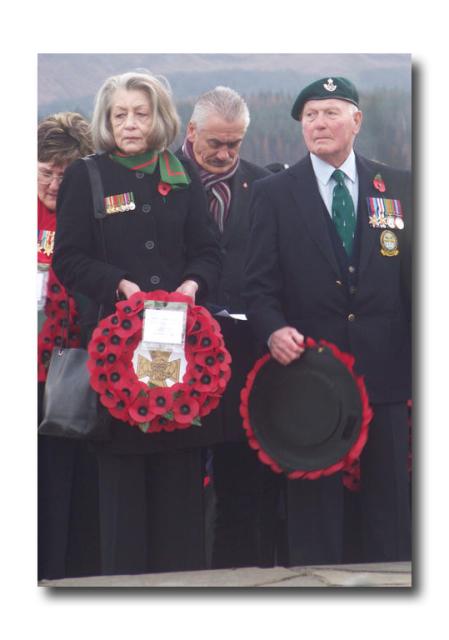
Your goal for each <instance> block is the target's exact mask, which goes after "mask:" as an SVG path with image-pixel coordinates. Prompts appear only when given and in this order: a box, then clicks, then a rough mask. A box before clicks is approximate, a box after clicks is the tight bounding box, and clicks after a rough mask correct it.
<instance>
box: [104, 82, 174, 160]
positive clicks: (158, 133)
mask: <svg viewBox="0 0 449 640" xmlns="http://www.w3.org/2000/svg"><path fill="white" fill-rule="evenodd" d="M117 89H126V90H127V91H132V90H138V91H143V92H144V93H146V95H147V96H148V98H149V101H150V106H151V109H152V116H153V124H152V127H151V130H150V133H149V136H148V148H149V149H151V150H154V151H163V150H164V149H166V148H167V147H168V146H169V145H170V144H171V143H172V142H173V140H174V139H175V137H176V136H177V134H178V131H179V129H180V126H181V121H180V118H179V115H178V113H177V111H176V107H175V105H174V103H173V101H172V97H171V89H170V85H169V83H168V80H167V79H166V78H164V77H163V76H154V75H152V74H151V73H150V72H149V71H145V70H143V71H140V70H139V71H138V72H133V71H130V72H128V73H122V74H121V75H117V76H111V77H110V78H108V79H107V80H106V81H105V82H104V83H103V86H102V87H101V88H100V90H99V91H98V93H97V96H96V98H95V107H94V113H93V116H92V138H93V141H94V145H95V148H96V149H97V150H98V151H107V152H110V151H113V150H114V149H115V147H116V143H115V140H114V136H113V135H112V126H111V108H112V98H113V96H114V93H115V92H116V91H117Z"/></svg>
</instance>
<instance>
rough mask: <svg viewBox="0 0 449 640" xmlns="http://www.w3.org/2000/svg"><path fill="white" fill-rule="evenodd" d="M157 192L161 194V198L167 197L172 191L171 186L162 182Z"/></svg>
mask: <svg viewBox="0 0 449 640" xmlns="http://www.w3.org/2000/svg"><path fill="white" fill-rule="evenodd" d="M157 190H158V191H159V193H160V194H161V196H166V195H167V194H168V193H170V191H171V185H170V184H167V183H166V182H162V180H161V181H160V182H159V184H158V185H157Z"/></svg>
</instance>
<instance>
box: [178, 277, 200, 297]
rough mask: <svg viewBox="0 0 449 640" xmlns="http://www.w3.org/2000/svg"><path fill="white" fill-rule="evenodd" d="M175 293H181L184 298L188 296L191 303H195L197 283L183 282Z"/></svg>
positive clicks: (193, 281)
mask: <svg viewBox="0 0 449 640" xmlns="http://www.w3.org/2000/svg"><path fill="white" fill-rule="evenodd" d="M176 291H177V292H178V293H183V294H184V295H185V296H189V297H190V298H192V300H193V302H195V296H196V292H197V291H198V282H195V280H184V282H183V283H182V284H181V285H179V287H178V288H177V289H176Z"/></svg>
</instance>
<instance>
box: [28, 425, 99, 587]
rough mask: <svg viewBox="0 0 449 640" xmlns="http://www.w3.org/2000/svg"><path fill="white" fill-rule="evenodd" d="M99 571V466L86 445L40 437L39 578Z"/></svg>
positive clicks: (93, 573)
mask: <svg viewBox="0 0 449 640" xmlns="http://www.w3.org/2000/svg"><path fill="white" fill-rule="evenodd" d="M99 570H100V555H99V518H98V475H97V463H96V459H95V456H94V454H93V453H91V452H90V451H89V450H88V445H87V444H86V443H85V442H77V441H73V440H67V439H65V438H53V437H50V436H39V437H38V579H39V580H41V579H44V578H46V579H58V578H65V577H70V576H88V575H97V574H98V573H99Z"/></svg>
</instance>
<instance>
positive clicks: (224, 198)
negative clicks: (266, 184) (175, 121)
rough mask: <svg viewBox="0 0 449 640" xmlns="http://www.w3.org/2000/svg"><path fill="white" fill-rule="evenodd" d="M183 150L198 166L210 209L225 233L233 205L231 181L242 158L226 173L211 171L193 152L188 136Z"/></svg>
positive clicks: (221, 230)
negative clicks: (201, 163)
mask: <svg viewBox="0 0 449 640" xmlns="http://www.w3.org/2000/svg"><path fill="white" fill-rule="evenodd" d="M182 152H183V154H184V155H185V156H186V157H187V158H189V160H191V161H192V162H193V163H194V164H195V166H196V167H197V169H198V172H199V174H200V179H201V182H202V183H203V187H204V189H205V190H206V194H207V197H208V201H209V211H210V213H211V215H212V217H213V218H214V220H215V222H216V223H217V225H218V228H219V229H220V232H221V233H223V230H224V225H225V222H226V220H227V219H228V216H229V209H230V207H231V196H232V194H231V188H230V186H229V181H230V179H231V178H232V176H233V175H234V174H235V172H236V171H237V169H238V166H239V164H240V158H238V159H237V162H236V163H235V165H234V166H233V167H232V168H231V169H229V171H227V172H226V173H209V171H206V169H203V167H201V166H200V165H199V164H198V162H197V161H196V159H195V154H194V153H193V145H192V143H191V142H190V140H187V138H186V139H185V140H184V144H183V145H182Z"/></svg>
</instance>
